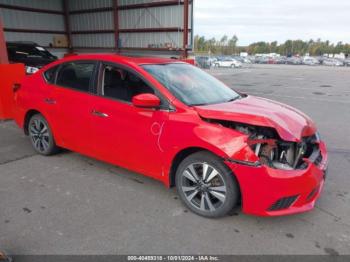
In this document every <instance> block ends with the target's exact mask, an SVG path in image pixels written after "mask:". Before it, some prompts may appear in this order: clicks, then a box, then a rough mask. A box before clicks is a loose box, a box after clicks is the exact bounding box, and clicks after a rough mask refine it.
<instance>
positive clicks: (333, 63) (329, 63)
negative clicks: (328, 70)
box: [322, 58, 344, 66]
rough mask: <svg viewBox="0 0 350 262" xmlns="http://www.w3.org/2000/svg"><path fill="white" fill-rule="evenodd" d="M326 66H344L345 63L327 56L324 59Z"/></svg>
mask: <svg viewBox="0 0 350 262" xmlns="http://www.w3.org/2000/svg"><path fill="white" fill-rule="evenodd" d="M322 64H323V65H325V66H343V65H344V63H343V62H341V61H339V60H338V59H335V58H326V59H324V60H323V63H322Z"/></svg>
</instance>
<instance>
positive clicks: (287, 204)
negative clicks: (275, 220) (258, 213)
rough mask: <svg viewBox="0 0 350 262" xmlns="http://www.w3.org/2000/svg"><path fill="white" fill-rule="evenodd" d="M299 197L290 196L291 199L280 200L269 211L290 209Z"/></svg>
mask: <svg viewBox="0 0 350 262" xmlns="http://www.w3.org/2000/svg"><path fill="white" fill-rule="evenodd" d="M297 197H298V195H296V196H290V197H283V198H280V199H278V200H277V201H276V202H275V203H274V204H273V205H272V206H270V208H269V209H268V210H269V211H277V210H282V209H286V208H288V207H290V206H291V205H292V204H293V203H294V201H295V200H296V199H297Z"/></svg>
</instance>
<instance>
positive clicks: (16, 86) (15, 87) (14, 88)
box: [13, 83, 21, 93]
mask: <svg viewBox="0 0 350 262" xmlns="http://www.w3.org/2000/svg"><path fill="white" fill-rule="evenodd" d="M20 88H21V84H19V83H15V84H14V85H13V92H14V93H16V92H17V91H18V90H19V89H20Z"/></svg>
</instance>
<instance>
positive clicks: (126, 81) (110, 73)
mask: <svg viewBox="0 0 350 262" xmlns="http://www.w3.org/2000/svg"><path fill="white" fill-rule="evenodd" d="M144 93H147V94H154V90H153V89H152V88H151V87H149V86H148V85H147V84H146V83H145V82H144V81H143V80H142V79H141V78H140V77H138V76H136V75H135V74H133V73H131V72H129V71H126V70H123V69H119V68H117V67H112V66H105V68H104V72H103V84H102V95H103V96H106V97H111V98H115V99H118V100H122V101H126V102H131V100H132V98H133V97H134V96H136V95H139V94H144Z"/></svg>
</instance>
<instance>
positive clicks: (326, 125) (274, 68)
mask: <svg viewBox="0 0 350 262" xmlns="http://www.w3.org/2000/svg"><path fill="white" fill-rule="evenodd" d="M210 72H211V73H212V74H213V75H215V76H216V77H218V78H220V79H222V80H223V81H224V82H226V83H227V84H228V85H230V86H232V87H234V88H235V89H237V90H239V91H241V92H245V93H248V94H252V95H258V96H262V97H267V98H271V99H275V100H278V101H281V102H284V103H287V104H290V105H292V106H295V107H297V108H299V109H301V110H302V111H304V112H306V113H307V114H308V115H309V116H311V117H312V118H313V119H314V120H315V121H316V122H317V125H318V127H319V130H320V133H321V136H322V137H323V138H324V139H325V140H326V142H327V143H328V147H329V154H330V165H329V175H328V178H327V181H326V185H325V189H324V192H323V194H322V196H321V198H320V200H319V201H318V203H317V207H316V208H315V209H314V210H313V211H311V212H308V213H305V214H299V215H293V216H287V217H277V218H259V217H253V216H247V215H244V214H242V213H240V212H239V211H238V212H237V214H235V215H233V216H229V217H225V218H222V219H217V220H210V219H205V218H202V217H199V216H197V215H195V214H192V213H191V212H189V211H187V210H186V208H185V207H184V206H183V205H182V204H181V203H180V200H179V199H178V198H177V196H176V192H175V190H174V189H171V190H168V189H166V188H165V187H164V186H163V185H162V184H160V183H158V182H155V181H153V180H151V179H148V178H145V177H143V176H140V175H137V174H134V173H131V172H128V171H126V170H123V169H120V168H117V167H114V166H111V165H108V164H105V163H102V162H99V161H96V160H93V159H90V158H87V157H84V156H81V155H78V154H75V153H71V152H64V153H61V154H59V155H56V156H53V157H42V156H39V155H36V154H35V153H34V151H33V150H32V149H31V146H30V144H29V141H28V139H27V138H26V137H25V136H24V135H23V134H22V132H21V130H19V129H18V128H17V127H16V126H15V124H14V123H13V122H1V123H0V248H1V249H5V250H7V251H9V252H10V253H13V254H116V253H118V254H135V253H137V254H188V253H190V254H198V253H200V254H338V253H339V254H350V216H349V214H350V179H349V170H350V139H349V134H350V68H327V67H306V66H285V65H283V66H278V65H252V66H251V67H249V68H242V69H212V70H211V71H210Z"/></svg>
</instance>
